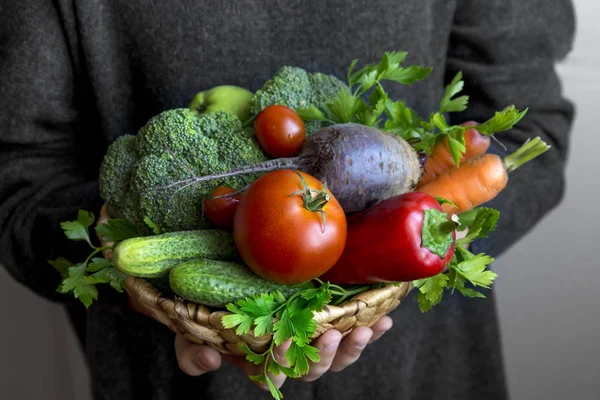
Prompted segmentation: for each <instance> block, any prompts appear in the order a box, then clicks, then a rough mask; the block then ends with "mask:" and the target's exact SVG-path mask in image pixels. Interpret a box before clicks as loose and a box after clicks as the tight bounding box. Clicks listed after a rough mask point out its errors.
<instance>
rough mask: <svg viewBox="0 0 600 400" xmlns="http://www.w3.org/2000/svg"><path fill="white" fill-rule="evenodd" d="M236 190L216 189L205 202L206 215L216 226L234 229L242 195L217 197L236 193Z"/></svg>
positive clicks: (227, 188)
mask: <svg viewBox="0 0 600 400" xmlns="http://www.w3.org/2000/svg"><path fill="white" fill-rule="evenodd" d="M235 192H236V190H235V189H233V188H230V187H226V186H219V187H216V188H215V189H214V190H213V191H212V193H211V196H210V198H208V199H206V201H205V202H204V214H205V215H206V217H207V218H208V220H209V221H210V222H212V223H213V224H215V226H217V227H219V228H223V229H231V228H233V216H234V215H235V211H236V209H237V207H238V203H239V202H240V195H235V196H230V197H220V198H217V199H215V197H217V196H221V195H228V194H232V193H235Z"/></svg>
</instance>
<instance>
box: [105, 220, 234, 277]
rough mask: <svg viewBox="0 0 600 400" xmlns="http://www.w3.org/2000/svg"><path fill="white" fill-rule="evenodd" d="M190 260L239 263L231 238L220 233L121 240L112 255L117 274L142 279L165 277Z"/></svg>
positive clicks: (176, 234)
mask: <svg viewBox="0 0 600 400" xmlns="http://www.w3.org/2000/svg"><path fill="white" fill-rule="evenodd" d="M193 258H211V259H215V260H225V261H233V260H236V259H238V253H237V251H236V248H235V244H234V242H233V235H232V234H231V233H229V232H227V231H224V230H220V229H206V230H195V231H181V232H169V233H163V234H161V235H155V236H144V237H135V238H130V239H126V240H123V241H122V242H120V243H118V244H117V245H116V246H115V249H114V252H113V262H114V264H115V266H116V267H117V268H118V269H119V270H120V271H122V272H123V273H125V274H127V275H131V276H137V277H141V278H156V277H161V276H168V274H169V271H170V269H171V268H173V267H174V266H175V265H177V264H180V263H181V262H183V261H187V260H191V259H193Z"/></svg>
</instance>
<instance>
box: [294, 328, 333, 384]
mask: <svg viewBox="0 0 600 400" xmlns="http://www.w3.org/2000/svg"><path fill="white" fill-rule="evenodd" d="M341 340H342V334H341V333H340V331H338V330H335V329H330V330H328V331H327V332H325V333H324V334H323V335H321V337H320V338H319V339H317V341H316V342H315V344H314V346H315V347H316V348H317V349H319V357H320V360H319V362H317V363H313V362H310V363H309V365H310V370H309V371H308V374H306V375H304V376H303V377H301V378H300V379H301V380H303V381H305V382H312V381H315V380H317V379H319V378H320V377H321V376H323V374H324V373H325V372H327V371H328V370H329V368H330V367H331V363H332V362H333V359H334V357H335V354H336V351H337V349H338V347H339V345H340V342H341Z"/></svg>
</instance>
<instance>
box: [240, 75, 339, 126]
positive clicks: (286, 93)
mask: <svg viewBox="0 0 600 400" xmlns="http://www.w3.org/2000/svg"><path fill="white" fill-rule="evenodd" d="M341 88H348V87H347V86H346V84H344V83H343V82H342V81H340V80H339V79H338V78H336V77H335V76H333V75H327V74H322V73H319V72H315V73H308V72H306V71H305V70H304V69H302V68H298V67H290V66H286V67H282V68H280V69H279V71H277V72H276V73H275V75H274V76H273V77H272V78H271V79H269V80H268V81H267V82H265V84H264V85H263V87H262V88H261V89H259V90H257V91H256V93H255V94H254V96H253V97H252V99H251V100H250V104H249V115H256V114H258V113H259V112H260V111H261V110H263V109H264V108H265V107H267V106H270V105H272V104H282V105H285V106H288V107H290V108H293V109H294V110H297V109H300V108H308V107H310V106H311V105H314V106H317V107H318V108H322V107H323V106H324V105H327V104H329V103H331V102H332V101H333V99H334V98H335V97H336V95H337V94H338V92H339V90H340V89H341ZM322 126H323V124H322V123H320V122H319V121H310V122H308V123H307V124H306V133H307V134H311V133H313V132H315V131H317V130H319V129H320V128H321V127H322Z"/></svg>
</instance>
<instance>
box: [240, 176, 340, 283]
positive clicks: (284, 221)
mask: <svg viewBox="0 0 600 400" xmlns="http://www.w3.org/2000/svg"><path fill="white" fill-rule="evenodd" d="M298 174H300V175H301V176H302V177H303V178H304V180H305V183H303V181H302V179H301V178H300V176H299V175H298ZM305 184H306V185H307V186H305ZM307 187H308V188H310V189H311V192H310V194H307ZM319 209H320V210H322V212H323V214H321V212H320V211H319ZM311 210H312V211H311ZM323 215H324V216H325V220H323ZM324 222H325V223H324ZM346 232H347V226H346V216H345V214H344V210H343V209H342V207H341V206H340V204H339V203H338V201H337V200H336V199H335V197H333V195H332V194H331V192H329V190H323V184H322V183H321V182H319V181H318V180H317V179H316V178H314V177H313V176H311V175H308V174H306V173H303V172H296V171H292V170H279V171H273V172H269V173H267V174H266V175H263V176H261V177H260V178H258V179H257V180H256V181H254V182H253V183H252V185H251V186H250V187H249V188H248V190H246V192H245V193H244V194H243V195H242V198H241V199H240V204H239V206H238V209H237V212H236V214H235V218H234V223H233V237H234V241H235V244H236V247H237V249H238V252H239V253H240V255H241V257H242V259H243V261H244V262H245V264H246V265H247V266H248V267H249V268H250V269H251V270H252V271H254V273H256V274H257V275H259V276H261V277H263V278H264V279H267V280H270V281H272V282H277V283H283V284H296V283H302V282H306V281H309V280H311V279H314V278H316V277H318V276H320V275H321V274H323V273H324V272H326V271H327V270H328V269H329V268H331V267H332V266H333V265H334V264H335V263H336V262H337V260H338V259H339V258H340V256H341V255H342V252H343V251H344V246H345V244H346Z"/></svg>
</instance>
